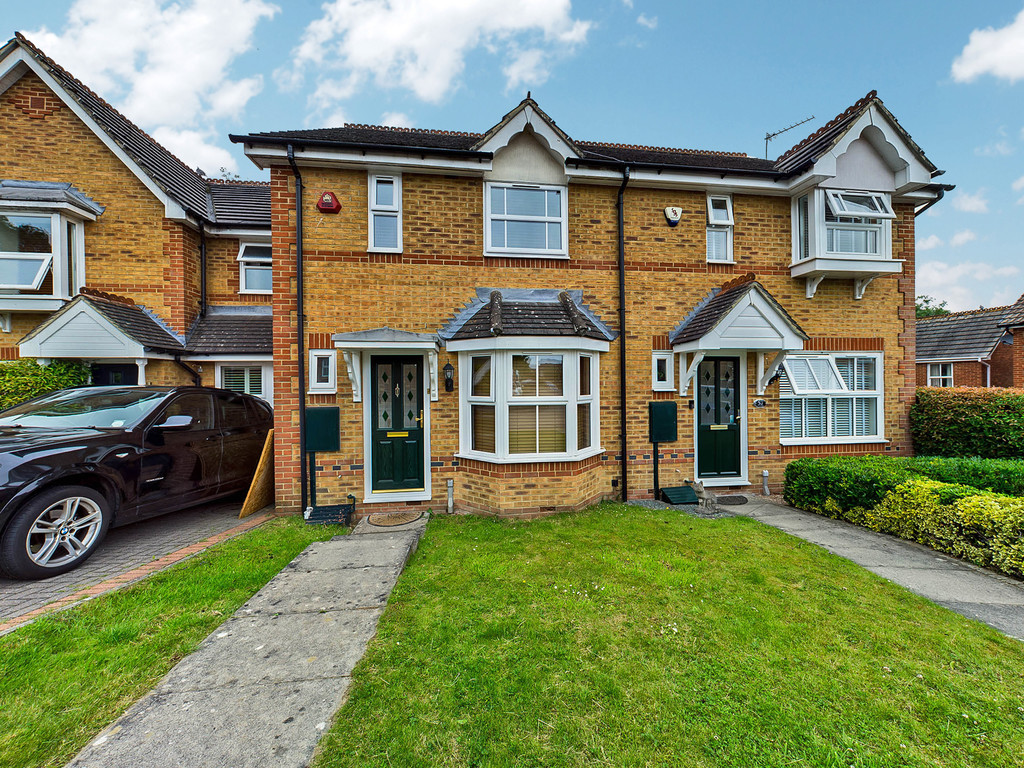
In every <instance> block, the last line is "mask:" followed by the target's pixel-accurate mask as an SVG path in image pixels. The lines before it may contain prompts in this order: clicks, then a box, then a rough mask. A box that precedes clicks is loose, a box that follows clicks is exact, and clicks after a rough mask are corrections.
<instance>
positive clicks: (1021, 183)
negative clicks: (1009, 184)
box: [1013, 176, 1024, 205]
mask: <svg viewBox="0 0 1024 768" xmlns="http://www.w3.org/2000/svg"><path fill="white" fill-rule="evenodd" d="M1022 189H1024V176H1021V177H1020V178H1019V179H1017V180H1016V181H1015V182H1013V191H1014V192H1020V191H1021V190H1022ZM1017 205H1024V197H1022V198H1020V200H1018V201H1017Z"/></svg>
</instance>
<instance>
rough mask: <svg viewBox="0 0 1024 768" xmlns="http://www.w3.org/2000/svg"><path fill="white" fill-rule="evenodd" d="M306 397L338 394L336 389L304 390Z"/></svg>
mask: <svg viewBox="0 0 1024 768" xmlns="http://www.w3.org/2000/svg"><path fill="white" fill-rule="evenodd" d="M306 394H307V395H336V394H338V388H337V387H334V389H308V390H306Z"/></svg>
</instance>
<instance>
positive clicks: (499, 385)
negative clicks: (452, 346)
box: [459, 350, 600, 462]
mask: <svg viewBox="0 0 1024 768" xmlns="http://www.w3.org/2000/svg"><path fill="white" fill-rule="evenodd" d="M459 364H460V368H461V372H460V381H462V382H466V384H465V385H464V386H463V387H462V420H461V421H462V435H461V450H460V453H461V454H463V455H466V456H469V457H474V458H481V459H486V460H491V461H495V460H497V461H510V462H515V461H527V460H538V459H541V460H545V459H550V460H565V459H579V458H584V457H585V456H588V455H593V453H596V452H597V451H598V450H600V449H599V448H598V447H597V439H596V438H597V435H599V434H600V432H599V424H598V418H599V414H598V408H597V407H596V404H595V400H596V395H597V382H598V371H597V368H598V358H597V355H596V354H593V353H590V352H580V351H555V350H550V351H548V350H543V351H540V350H538V351H525V350H523V351H520V350H500V351H498V350H495V351H487V352H467V353H462V354H461V355H460V358H459Z"/></svg>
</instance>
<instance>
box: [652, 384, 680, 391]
mask: <svg viewBox="0 0 1024 768" xmlns="http://www.w3.org/2000/svg"><path fill="white" fill-rule="evenodd" d="M675 391H676V388H675V385H673V384H672V383H666V384H655V385H654V386H652V387H651V392H675Z"/></svg>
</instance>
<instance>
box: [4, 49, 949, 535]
mask: <svg viewBox="0 0 1024 768" xmlns="http://www.w3.org/2000/svg"><path fill="white" fill-rule="evenodd" d="M0 62H2V64H0V131H2V132H3V135H4V137H5V142H4V146H5V150H4V151H3V152H0V179H3V180H4V181H3V183H2V185H0V221H2V222H7V226H8V228H9V229H11V230H12V232H13V233H6V234H3V233H0V237H4V240H3V242H2V244H0V278H3V279H4V280H6V281H7V282H6V283H5V286H6V287H2V288H0V318H3V322H5V323H6V325H5V327H4V328H5V329H4V330H3V331H0V355H2V356H3V357H5V358H8V359H11V358H15V357H18V356H31V357H36V358H42V359H53V358H57V357H74V358H79V359H85V360H89V361H90V362H92V363H93V364H94V365H95V368H94V371H95V376H96V379H97V381H114V380H121V381H130V380H138V381H140V382H141V381H148V382H168V383H172V382H173V383H177V382H188V381H192V380H194V378H195V377H198V378H199V379H200V380H201V381H202V382H203V383H210V384H218V385H223V386H227V387H231V388H238V389H245V390H248V391H259V392H261V393H262V394H263V396H265V397H267V398H268V399H272V401H273V404H274V407H275V413H276V416H275V420H276V425H275V475H276V481H277V500H278V504H279V506H280V507H281V508H283V509H298V508H301V507H304V506H306V505H307V504H308V503H309V501H310V486H311V484H312V482H314V481H315V485H316V489H317V500H318V502H319V503H342V502H344V501H345V500H346V497H347V496H348V495H349V494H352V495H353V496H355V497H356V500H357V504H358V509H359V511H360V512H361V513H366V512H371V511H376V510H389V509H395V508H407V507H410V506H412V507H423V508H426V507H430V508H433V509H435V510H442V509H445V508H446V507H447V506H448V505H449V503H451V505H452V506H453V507H454V508H455V509H456V510H460V511H474V512H483V513H489V514H501V515H520V516H527V515H533V514H538V513H543V512H547V511H551V510H570V509H578V508H581V507H583V506H586V505H588V504H590V503H592V502H594V501H596V500H600V499H603V498H616V497H620V496H621V495H622V494H623V493H624V492H625V493H626V495H627V496H628V497H629V498H643V497H650V496H651V494H652V490H653V465H654V455H653V453H652V451H653V446H652V444H651V443H650V441H649V439H648V413H649V404H650V403H652V402H654V403H658V402H673V403H675V405H676V411H677V426H678V429H677V436H676V437H677V439H676V440H675V441H671V442H662V443H660V444H659V446H658V449H659V469H660V480H661V484H662V485H664V486H672V485H680V484H681V483H682V481H683V480H684V479H686V478H699V479H701V480H703V481H704V483H705V484H706V485H711V486H717V487H722V488H744V487H747V486H750V485H758V486H759V485H760V483H761V481H762V476H763V473H765V472H767V473H768V475H767V476H768V481H769V484H770V485H771V486H772V487H773V488H777V487H778V486H779V485H780V483H781V479H782V471H783V469H784V467H785V465H786V463H787V462H788V461H790V460H792V459H794V458H796V457H799V456H808V455H823V454H831V453H852V454H859V453H870V452H879V453H881V452H893V453H897V452H907V451H909V450H910V442H909V433H908V424H907V413H908V409H909V406H910V403H911V401H912V399H913V395H914V387H915V371H914V338H915V329H914V218H915V216H916V215H917V214H918V213H920V212H921V211H922V210H924V209H925V208H927V207H928V206H930V205H932V204H933V203H934V202H936V201H937V200H938V199H940V198H941V196H942V194H943V190H944V189H947V188H948V187H944V186H943V185H942V184H939V183H938V182H937V181H936V177H937V176H938V175H939V174H940V171H938V170H937V169H936V167H935V165H934V164H933V163H931V161H929V160H928V158H927V157H926V156H925V155H924V153H923V152H922V150H921V149H920V147H918V145H917V144H916V143H915V142H914V141H913V140H912V139H911V137H910V135H909V134H908V133H907V132H906V131H905V130H904V129H903V128H902V127H901V126H900V124H899V123H898V121H897V120H896V119H895V117H894V116H893V115H892V114H891V113H890V112H889V111H888V109H886V107H885V106H884V105H883V104H882V102H881V100H880V99H878V97H877V96H876V95H875V94H874V93H873V92H872V93H870V94H868V95H867V96H866V97H865V98H863V99H861V100H859V101H858V102H857V103H856V104H854V105H853V106H851V107H850V108H849V109H848V110H846V111H845V112H843V113H842V114H840V115H839V116H838V117H837V118H835V119H834V120H832V121H830V122H829V123H828V124H826V125H825V126H824V127H823V128H821V129H820V130H819V131H817V132H816V133H814V134H813V135H811V136H809V137H807V138H806V139H805V140H803V141H801V142H800V143H798V144H797V145H796V146H795V147H794V148H793V149H791V150H790V151H788V152H786V153H785V154H784V155H782V156H781V157H780V158H778V159H777V160H761V159H758V158H753V157H748V156H746V155H742V154H737V153H728V152H708V151H697V150H686V149H671V148H659V147H645V146H635V145H621V144H609V143H602V142H599V141H582V140H579V139H576V138H574V137H573V136H570V135H569V134H568V133H567V132H566V131H565V130H563V129H562V128H560V127H559V126H558V125H557V124H556V123H555V122H554V121H553V120H552V119H551V118H550V117H549V116H548V115H547V114H546V113H545V112H544V111H543V110H542V109H541V108H540V107H539V106H538V104H537V103H536V102H534V101H533V100H532V99H530V98H527V99H526V100H524V101H523V102H521V103H520V104H519V105H518V106H516V107H515V108H514V109H513V110H512V111H511V112H509V113H508V114H507V115H505V116H504V117H503V118H502V119H501V120H499V121H498V122H497V124H496V125H494V127H492V128H490V129H488V130H485V131H483V132H481V133H461V132H449V131H427V130H414V129H396V128H384V127H377V126H357V125H347V126H344V127H341V128H329V129H321V130H298V131H279V132H268V133H250V134H245V135H237V136H233V137H232V139H233V140H234V141H237V142H239V143H242V144H243V145H244V147H245V152H246V153H247V154H248V156H249V157H250V158H251V159H252V160H253V162H254V163H256V165H257V166H259V167H260V168H262V169H268V170H269V173H270V182H269V184H259V183H249V182H246V183H224V182H216V181H212V180H209V179H206V178H204V177H203V176H202V175H200V174H199V173H198V172H196V171H195V170H193V169H189V168H187V167H186V166H185V165H184V164H182V163H180V162H179V161H177V160H176V158H174V157H173V156H172V155H171V154H170V153H168V152H167V151H166V150H164V149H163V148H162V147H160V145H159V144H157V143H156V142H155V141H153V140H152V138H150V137H148V136H146V135H145V134H144V133H143V132H142V131H140V130H139V129H138V128H136V127H135V126H133V125H132V124H131V123H130V122H129V121H128V120H127V119H126V118H124V117H123V116H121V115H120V114H119V113H117V111H116V110H114V109H113V108H112V107H110V106H109V105H107V104H106V103H105V102H103V101H102V100H101V99H99V98H98V97H96V96H95V94H92V92H91V91H89V90H88V89H87V88H86V87H85V86H84V85H82V84H81V83H80V82H78V81H77V80H75V79H74V78H73V77H72V76H71V75H69V74H68V73H67V72H66V71H64V70H63V69H61V68H60V67H59V66H58V65H56V64H55V63H54V62H52V61H51V60H49V59H47V58H46V57H45V56H44V55H43V54H42V53H41V52H39V51H38V50H37V49H36V48H34V47H33V46H32V45H31V43H29V42H28V41H27V40H25V39H24V38H22V37H17V38H15V39H14V40H12V41H11V42H10V43H8V44H7V46H5V47H4V48H3V49H2V50H0ZM482 122H484V124H485V125H486V124H487V123H488V122H490V121H486V120H485V121H482ZM573 130H574V133H575V132H576V131H577V128H574V129H573ZM581 132H582V131H581ZM15 145H16V146H17V151H12V150H10V149H6V148H9V147H13V146H15ZM26 217H36V218H35V219H33V220H32V221H31V222H29V221H27V219H26ZM43 219H45V222H48V223H41V221H42V220H43ZM26 226H28V227H29V228H26ZM31 227H35V228H36V229H41V230H44V231H45V232H46V234H47V237H48V238H49V239H48V240H46V241H45V242H44V240H43V239H39V237H40V236H39V235H38V234H37V233H36V232H35V231H34V230H32V229H31ZM39 243H43V244H44V245H46V248H43V245H39ZM33 249H36V250H33ZM39 249H41V250H39ZM47 249H48V250H47ZM26 264H27V266H26ZM5 265H6V266H5ZM33 265H34V266H33ZM33 270H35V272H33ZM29 273H31V274H29ZM40 276H42V277H40ZM82 288H85V289H86V292H85V293H82V292H81V290H80V289H82ZM300 308H301V309H300ZM118 366H120V368H118ZM200 369H201V370H200ZM118 371H120V373H119V374H118ZM104 377H106V378H104ZM271 393H272V394H271ZM314 409H315V410H314ZM325 414H326V416H327V418H324V417H325ZM307 422H312V423H314V424H315V425H316V426H317V439H322V438H323V436H324V435H323V426H324V425H325V424H326V425H335V426H333V427H332V430H333V434H332V435H331V436H330V437H332V440H333V442H335V443H336V446H332V447H331V448H330V450H326V451H320V452H318V453H316V454H315V464H313V466H312V467H310V466H309V465H307V463H306V461H305V460H304V459H305V458H306V457H305V456H304V455H303V453H302V452H301V451H300V446H301V445H302V433H303V432H304V430H305V428H306V426H307ZM334 438H336V439H334ZM328 442H331V441H328Z"/></svg>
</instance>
